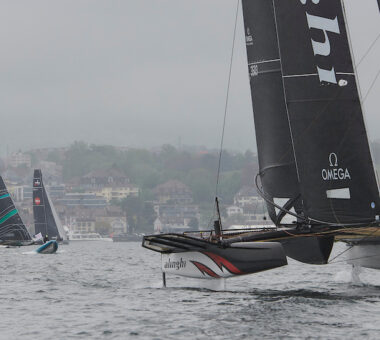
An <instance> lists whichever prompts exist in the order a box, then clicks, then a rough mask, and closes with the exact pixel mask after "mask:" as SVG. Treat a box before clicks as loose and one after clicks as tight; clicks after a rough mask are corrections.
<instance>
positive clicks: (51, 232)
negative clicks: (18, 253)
mask: <svg viewBox="0 0 380 340" xmlns="http://www.w3.org/2000/svg"><path fill="white" fill-rule="evenodd" d="M33 214H34V228H35V234H39V233H41V235H42V236H43V237H44V238H46V237H47V239H49V240H57V241H58V242H63V243H68V238H67V234H66V232H65V230H64V228H63V226H62V224H61V221H60V219H59V217H58V215H57V213H56V211H55V208H54V206H53V203H52V202H51V199H50V197H49V194H48V192H47V191H46V189H45V186H44V183H43V180H42V172H41V170H40V169H35V170H34V175H33Z"/></svg>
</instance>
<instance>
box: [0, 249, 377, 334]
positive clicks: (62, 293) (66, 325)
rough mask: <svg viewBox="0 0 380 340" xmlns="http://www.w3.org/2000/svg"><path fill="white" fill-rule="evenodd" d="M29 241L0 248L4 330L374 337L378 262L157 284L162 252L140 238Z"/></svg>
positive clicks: (0, 328)
mask: <svg viewBox="0 0 380 340" xmlns="http://www.w3.org/2000/svg"><path fill="white" fill-rule="evenodd" d="M28 248H29V249H28ZM33 248H34V247H24V248H15V249H3V248H1V249H0V258H1V262H0V312H1V321H0V338H1V339H207V338H208V339H262V338H271V339H272V338H283V339H288V338H294V339H299V338H311V339H313V338H328V339H358V338H371V339H379V338H380V271H375V270H370V269H365V270H363V272H362V273H361V275H360V278H361V280H362V282H363V283H362V284H354V283H353V282H352V278H351V267H350V266H349V265H346V264H344V263H337V264H332V265H328V266H311V265H304V264H301V263H298V262H295V261H290V264H289V265H288V266H286V267H283V268H278V269H275V270H272V271H268V272H264V273H260V274H254V275H250V276H245V277H240V278H233V279H229V280H227V286H226V289H225V290H222V291H215V290H213V289H210V288H212V287H210V286H209V285H206V284H205V282H204V281H197V280H189V279H186V278H178V277H168V288H166V289H164V288H162V284H161V272H160V269H159V266H160V255H159V254H156V253H153V252H150V251H148V250H146V249H143V248H141V246H140V244H139V243H111V242H72V243H71V244H70V245H68V246H61V247H60V250H61V252H60V253H58V254H56V255H41V254H36V255H31V254H24V253H25V252H27V251H28V250H31V249H33ZM342 249H344V246H343V245H338V247H337V249H336V250H335V252H336V251H339V250H342ZM206 287H208V288H206Z"/></svg>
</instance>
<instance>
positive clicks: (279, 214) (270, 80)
mask: <svg viewBox="0 0 380 340" xmlns="http://www.w3.org/2000/svg"><path fill="white" fill-rule="evenodd" d="M242 7H243V16H244V27H245V35H246V48H247V58H248V73H249V80H250V86H251V97H252V106H253V116H254V121H255V130H256V142H257V149H258V158H259V167H260V179H261V184H262V188H263V194H264V196H265V198H266V199H267V202H268V204H267V208H268V212H269V216H270V217H271V219H272V221H273V222H274V223H275V224H292V223H295V222H296V218H295V217H294V216H291V215H290V214H286V210H287V211H290V212H292V213H293V214H296V213H301V212H302V200H301V195H300V191H299V180H298V175H297V168H296V162H295V153H294V150H293V142H292V136H291V133H290V126H289V120H288V115H287V106H286V101H285V93H284V87H283V80H282V70H281V59H280V53H279V45H278V44H279V42H278V39H277V29H276V23H275V15H274V7H273V3H272V1H269V0H255V1H252V0H242ZM273 203H274V204H273ZM276 206H277V207H276ZM278 207H279V208H281V207H282V208H284V209H283V210H281V209H278Z"/></svg>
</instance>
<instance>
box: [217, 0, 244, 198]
mask: <svg viewBox="0 0 380 340" xmlns="http://www.w3.org/2000/svg"><path fill="white" fill-rule="evenodd" d="M239 6H240V0H237V4H236V14H235V24H234V34H233V39H232V51H231V59H230V68H229V73H228V82H227V94H226V102H225V106H224V118H223V128H222V138H221V141H220V152H219V161H218V172H217V177H216V187H215V197H217V196H218V187H219V179H220V166H221V160H222V152H223V142H224V131H225V128H226V118H227V110H228V101H229V93H230V85H231V74H232V64H233V59H234V50H235V41H236V28H237V21H238V14H239Z"/></svg>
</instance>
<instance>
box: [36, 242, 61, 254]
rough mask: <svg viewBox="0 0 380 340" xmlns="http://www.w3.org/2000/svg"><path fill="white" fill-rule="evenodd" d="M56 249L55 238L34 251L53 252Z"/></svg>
mask: <svg viewBox="0 0 380 340" xmlns="http://www.w3.org/2000/svg"><path fill="white" fill-rule="evenodd" d="M57 250H58V242H57V241H55V240H51V241H47V242H46V243H44V244H43V245H42V246H40V247H38V248H37V249H36V250H35V251H36V253H38V254H54V253H56V252H57Z"/></svg>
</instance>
